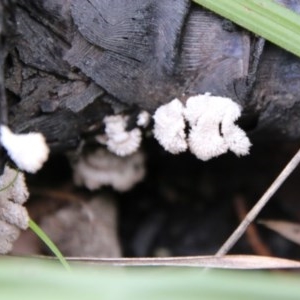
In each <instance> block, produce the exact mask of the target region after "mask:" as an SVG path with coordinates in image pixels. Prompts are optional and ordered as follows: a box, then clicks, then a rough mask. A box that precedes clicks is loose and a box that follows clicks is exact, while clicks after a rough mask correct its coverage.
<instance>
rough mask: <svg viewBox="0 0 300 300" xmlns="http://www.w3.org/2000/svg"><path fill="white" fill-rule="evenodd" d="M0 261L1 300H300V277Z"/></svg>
mask: <svg viewBox="0 0 300 300" xmlns="http://www.w3.org/2000/svg"><path fill="white" fill-rule="evenodd" d="M72 271H73V272H71V273H66V272H65V271H64V270H62V268H58V267H57V265H56V264H53V263H50V262H48V263H47V262H43V261H41V260H38V261H35V260H32V259H27V260H26V259H9V258H3V259H0V291H1V299H8V300H19V299H22V300H40V299H43V300H53V299H55V300H65V299H72V300H82V299H85V300H95V299H96V300H98V299H101V300H119V299H122V300H140V299H143V300H154V299H155V300H166V299H172V300H186V299H188V300H193V299H195V300H198V299H205V300H217V299H219V300H241V299H242V300H253V299H255V300H265V299H272V300H292V299H294V300H298V299H300V288H299V275H297V276H296V274H295V275H294V276H292V275H291V274H290V275H289V274H286V273H279V274H271V273H267V272H241V271H217V270H213V271H209V272H202V269H191V268H190V269H186V268H180V269H179V268H138V269H137V268H127V269H124V268H123V269H120V268H99V267H89V268H82V267H79V266H75V265H74V266H73V268H72Z"/></svg>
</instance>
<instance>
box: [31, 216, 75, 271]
mask: <svg viewBox="0 0 300 300" xmlns="http://www.w3.org/2000/svg"><path fill="white" fill-rule="evenodd" d="M29 228H30V229H31V230H32V231H33V232H34V233H35V234H36V235H37V236H38V237H39V238H40V239H41V240H42V241H43V242H44V243H45V244H46V245H47V247H48V248H49V249H50V250H51V251H52V252H53V254H54V255H55V256H56V257H57V259H58V260H59V261H60V263H61V264H62V265H63V266H64V267H65V269H66V270H68V271H70V270H71V267H70V265H69V264H68V262H67V261H66V259H65V258H64V256H63V255H62V253H61V252H60V251H59V249H58V248H57V247H56V246H55V244H54V243H53V242H52V241H51V239H50V238H49V237H48V235H47V234H46V233H45V232H44V231H43V230H42V229H41V228H40V227H39V226H38V225H37V224H36V223H35V222H34V221H33V220H31V219H30V220H29Z"/></svg>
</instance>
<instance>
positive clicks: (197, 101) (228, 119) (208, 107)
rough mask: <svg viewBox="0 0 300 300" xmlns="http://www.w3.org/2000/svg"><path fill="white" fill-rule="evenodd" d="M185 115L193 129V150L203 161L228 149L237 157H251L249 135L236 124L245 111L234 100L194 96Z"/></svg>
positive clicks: (190, 137)
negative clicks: (247, 155) (249, 153)
mask: <svg viewBox="0 0 300 300" xmlns="http://www.w3.org/2000/svg"><path fill="white" fill-rule="evenodd" d="M184 115H185V118H186V120H187V121H188V122H189V123H190V126H191V130H190V133H189V138H188V143H189V147H190V150H191V152H192V153H194V154H195V155H196V156H197V157H198V158H199V159H201V160H208V159H210V158H212V157H216V156H219V155H221V154H223V153H225V152H227V151H228V150H231V151H233V152H234V153H235V154H237V155H246V154H248V152H249V148H250V146H251V143H250V141H249V139H248V137H247V136H246V134H245V132H244V131H243V130H242V129H240V128H239V127H238V126H237V125H235V124H234V122H235V121H236V120H237V119H238V117H240V115H241V109H240V107H239V105H238V104H237V103H235V102H234V101H232V100H231V99H229V98H224V97H214V96H210V94H208V93H206V94H205V95H198V96H195V97H190V98H189V99H188V100H187V102H186V108H185V110H184Z"/></svg>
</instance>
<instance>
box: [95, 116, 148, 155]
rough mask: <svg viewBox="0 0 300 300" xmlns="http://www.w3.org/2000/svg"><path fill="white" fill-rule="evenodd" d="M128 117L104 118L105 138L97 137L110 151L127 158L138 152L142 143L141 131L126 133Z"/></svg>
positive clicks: (135, 130) (136, 129)
mask: <svg viewBox="0 0 300 300" xmlns="http://www.w3.org/2000/svg"><path fill="white" fill-rule="evenodd" d="M127 121H128V117H126V116H122V115H115V116H107V117H105V118H104V123H105V136H103V135H100V136H98V137H96V140H98V141H99V142H100V143H102V144H106V145H107V148H108V150H109V151H111V152H113V153H115V154H117V155H119V156H127V155H131V154H132V153H134V152H136V151H137V149H138V148H139V146H140V144H141V141H142V133H141V131H140V129H138V128H134V129H133V130H131V131H126V126H127Z"/></svg>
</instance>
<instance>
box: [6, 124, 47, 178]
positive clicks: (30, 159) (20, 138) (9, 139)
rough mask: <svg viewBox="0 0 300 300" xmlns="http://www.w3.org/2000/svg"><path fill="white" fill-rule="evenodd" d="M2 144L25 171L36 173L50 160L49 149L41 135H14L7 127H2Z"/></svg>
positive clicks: (31, 133)
mask: <svg viewBox="0 0 300 300" xmlns="http://www.w3.org/2000/svg"><path fill="white" fill-rule="evenodd" d="M0 143H1V144H2V145H3V147H4V148H5V149H6V151H7V153H8V155H9V156H10V158H11V159H12V160H13V161H14V163H15V164H16V165H17V166H18V168H19V169H21V170H23V171H26V172H29V173H35V172H37V171H38V170H39V169H40V168H41V167H42V166H43V164H44V162H46V161H47V159H48V155H49V148H48V146H47V144H46V141H45V138H44V136H43V135H42V134H41V133H37V132H30V133H26V134H14V133H13V132H12V131H11V130H10V129H9V128H8V127H7V126H5V125H1V127H0Z"/></svg>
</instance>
